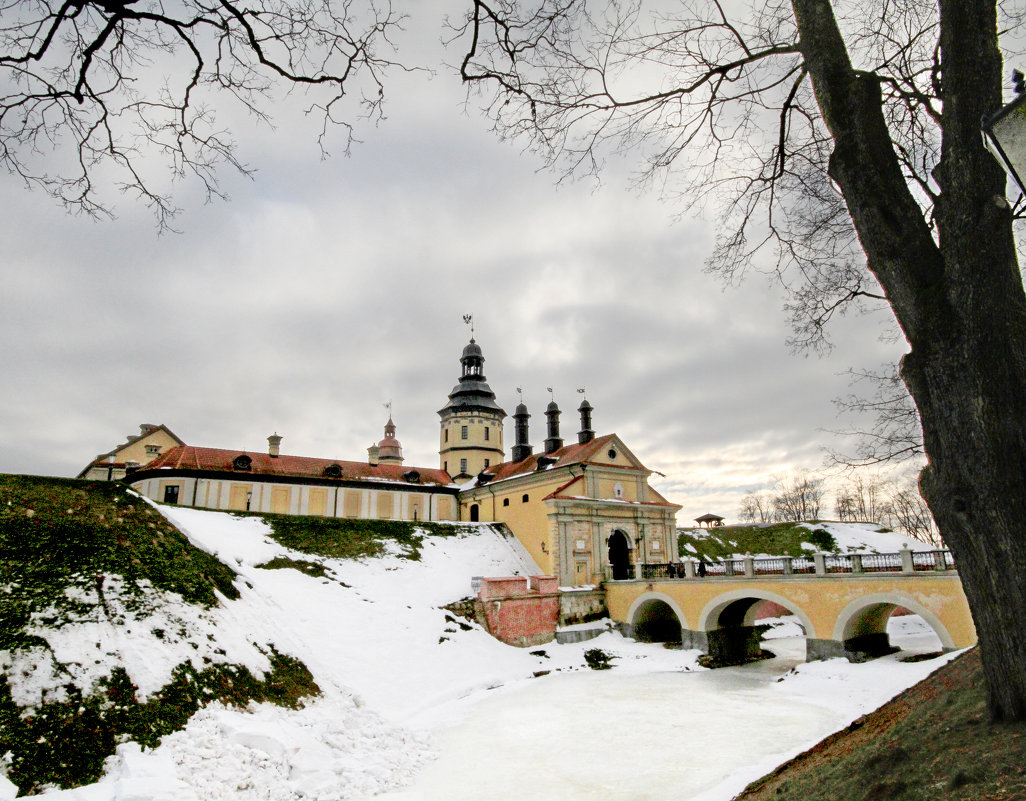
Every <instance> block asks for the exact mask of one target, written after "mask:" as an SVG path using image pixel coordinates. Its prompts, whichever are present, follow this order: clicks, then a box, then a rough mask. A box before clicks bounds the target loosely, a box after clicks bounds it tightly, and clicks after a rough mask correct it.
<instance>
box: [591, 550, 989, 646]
mask: <svg viewBox="0 0 1026 801" xmlns="http://www.w3.org/2000/svg"><path fill="white" fill-rule="evenodd" d="M695 565H696V563H695V562H686V563H685V564H684V565H639V566H637V568H638V570H637V572H638V573H640V574H641V577H640V578H634V579H629V580H626V581H607V582H606V583H605V591H606V605H607V607H608V609H609V614H610V617H611V618H612V619H613V620H614V621H616V622H617V623H618V624H620V627H621V629H622V630H623V632H624V633H625V634H627V635H628V636H634V637H637V638H638V639H647V640H653V641H676V640H677V639H678V632H679V633H680V634H679V638H680V639H681V641H682V642H683V645H684V647H685V648H699V649H701V650H703V651H706V652H708V653H709V654H710V655H711V656H713V657H718V658H720V659H723V660H724V661H727V662H740V661H743V660H744V659H745V658H747V657H750V656H754V655H756V654H758V651H759V648H760V645H759V635H758V633H757V631H756V629H755V620H756V617H757V616H758V614H759V610H760V607H762V606H764V602H765V601H771V602H773V603H775V604H779V605H780V606H782V607H784V608H785V609H787V610H788V611H789V612H790V613H791V614H793V615H794V616H795V617H796V618H797V619H798V621H799V622H800V623H801V625H802V627H803V628H804V629H805V636H806V658H807V659H808V660H809V661H812V660H816V659H828V658H831V657H836V656H846V657H848V658H849V659H851V660H853V661H861V660H864V659H867V658H871V657H873V656H879V655H881V654H885V653H888V652H890V651H891V650H893V649H891V648H890V643H889V641H888V638H887V621H888V618H889V617H890V615H891V613H892V612H893V611H894V610H895V609H896V608H898V607H904V608H906V609H908V610H910V611H911V612H914V613H915V614H918V615H920V616H921V617H922V618H923V620H925V621H926V622H927V623H928V624H929V625H930V626H931V627H932V628H933V630H934V631H935V632H936V634H937V636H938V637H939V638H940V641H941V645H942V646H943V648H944V650H945V651H950V650H954V649H958V648H965V647H968V646H971V645H973V644H975V642H976V628H975V626H974V625H973V619H972V615H971V614H970V611H969V604H968V603H967V601H966V598H965V593H964V592H963V591H962V584H961V582H960V581H959V578H958V573H957V572H956V571H955V570H954V564H953V562H952V560H951V556H950V553H949V552H947V551H927V552H915V553H913V552H911V551H908V550H904V551H903V552H902V553H900V554H863V555H843V556H831V555H820V554H817V555H815V556H814V557H809V558H801V559H789V558H784V559H751V558H746V559H738V560H733V561H729V562H726V563H723V562H719V563H713V564H712V565H711V566H710V568H709V572H708V575H705V576H701V577H700V576H698V575H697V572H698V571H696V569H695ZM682 568H683V569H682ZM678 573H683V575H678Z"/></svg>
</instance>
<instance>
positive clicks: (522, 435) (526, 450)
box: [510, 403, 534, 462]
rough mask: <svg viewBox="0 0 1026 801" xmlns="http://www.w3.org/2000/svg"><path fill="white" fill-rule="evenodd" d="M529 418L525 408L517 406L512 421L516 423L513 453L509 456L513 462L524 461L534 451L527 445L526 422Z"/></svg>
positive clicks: (522, 405) (521, 405)
mask: <svg viewBox="0 0 1026 801" xmlns="http://www.w3.org/2000/svg"><path fill="white" fill-rule="evenodd" d="M530 416H531V415H529V414H528V413H527V407H526V406H525V405H524V404H522V403H521V404H520V405H519V406H517V410H516V412H515V413H514V414H513V420H514V421H516V444H515V445H514V446H513V453H512V454H510V457H511V458H512V459H513V461H514V462H522V461H524V459H526V458H527V457H528V456H530V455H531V452H532V451H533V450H534V448H532V447H531V446H530V445H528V444H527V420H528V418H529V417H530Z"/></svg>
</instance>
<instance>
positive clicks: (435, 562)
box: [0, 506, 581, 801]
mask: <svg viewBox="0 0 1026 801" xmlns="http://www.w3.org/2000/svg"><path fill="white" fill-rule="evenodd" d="M159 508H160V511H161V512H162V513H163V514H164V515H165V516H167V517H168V519H169V520H171V522H173V523H174V524H175V525H176V526H177V527H178V528H180V529H181V530H182V531H184V532H185V533H186V534H187V536H188V537H189V539H190V541H191V542H192V543H193V544H194V545H196V546H198V547H199V548H201V549H203V550H205V551H207V552H208V553H211V554H213V555H215V556H217V557H218V558H219V559H220V560H222V561H223V562H225V563H226V564H228V565H229V566H231V567H232V568H233V569H234V570H235V571H236V572H237V573H238V574H239V577H240V579H239V581H237V582H236V585H237V587H238V588H239V590H240V592H241V597H240V598H239V599H238V600H228V599H225V598H223V597H221V598H220V605H219V606H218V607H216V608H213V609H210V610H204V609H202V608H201V607H197V606H194V605H191V604H187V603H185V602H183V601H182V599H181V597H180V596H177V595H176V594H174V593H167V592H161V591H158V590H156V589H153V590H152V592H147V594H146V601H145V603H143V604H139V603H138V601H137V599H136V598H135V597H133V596H131V595H129V594H125V595H122V593H121V592H120V591H119V590H120V584H119V581H118V579H117V577H108V579H107V582H106V585H105V588H104V590H105V591H104V596H105V602H106V604H107V606H108V608H109V610H110V614H109V615H105V616H98V617H96V616H94V617H93V618H92V619H83V620H81V621H79V622H74V623H70V624H69V623H64V624H63V625H61V626H60V627H58V628H48V627H47V626H46V624H45V619H46V615H40V616H37V617H38V620H37V623H36V625H35V627H34V628H33V630H32V632H31V633H32V634H33V635H35V636H39V637H42V638H43V639H45V640H46V641H47V648H49V649H52V651H53V653H54V656H55V657H56V660H50V659H49V658H44V655H43V654H42V651H43V650H45V649H44V648H42V647H41V648H40V649H37V651H38V652H37V651H23V652H22V653H21V655H20V658H21V662H20V663H19V664H10V663H3V662H2V660H3V659H4V658H5V655H7V654H8V653H9V652H4V651H0V667H3V668H4V669H5V672H6V673H7V674H8V675H10V676H12V677H13V678H15V679H16V680H15V681H13V682H12V688H13V690H14V692H13V695H14V696H15V700H16V702H18V703H19V705H22V706H25V705H33V704H38V703H39V702H40V701H42V700H44V699H45V700H47V701H53V700H59V699H60V700H63V699H64V698H66V693H65V692H64V690H63V687H64V686H65V685H67V683H68V681H69V674H68V673H67V671H66V670H65V669H64V668H59V667H58V668H56V669H54V668H52V667H50V666H51V665H53V664H54V663H55V661H56V663H57V664H58V665H60V664H64V665H66V666H68V667H69V668H70V670H71V671H72V673H73V675H71V676H70V678H71V679H72V680H73V683H74V684H75V685H76V686H78V687H79V689H81V690H82V691H84V692H88V691H89V690H90V688H95V686H96V682H97V681H98V680H99V679H101V678H103V677H106V676H109V675H110V674H111V672H112V670H113V668H114V667H115V666H120V667H123V668H124V669H125V670H126V671H127V673H128V675H129V678H130V679H131V680H132V682H133V683H134V684H135V685H136V686H137V687H138V688H139V692H138V695H139V697H140V700H145V698H146V697H147V696H149V694H150V693H152V692H155V691H157V690H159V689H160V688H161V687H163V686H164V685H166V684H167V682H168V680H169V678H170V675H171V671H172V669H173V668H174V667H175V666H176V665H178V664H181V663H182V662H192V663H193V664H194V666H195V667H196V668H197V669H202V667H203V666H204V665H206V664H210V663H211V662H227V663H233V664H241V665H244V666H246V667H247V668H249V669H250V670H251V671H252V672H253V673H254V674H255V675H257V676H260V675H262V674H263V673H264V672H265V671H267V669H268V668H269V662H268V658H267V653H268V651H269V648H271V647H273V648H274V649H276V650H277V651H279V652H280V653H283V654H287V655H290V656H293V657H296V658H298V659H299V660H300V661H302V662H303V663H305V664H306V666H307V667H308V668H309V669H310V671H311V672H312V674H313V676H314V679H315V681H316V682H317V684H318V686H319V687H320V688H321V692H322V695H321V697H319V698H317V699H315V700H312V701H308V702H307V704H306V706H305V708H303V709H301V710H298V711H292V710H287V709H282V708H279V707H275V706H273V705H271V704H260V705H256V704H254V705H251V709H250V711H249V712H247V713H243V712H241V711H238V710H229V709H226V708H225V707H223V706H221V705H219V704H214V705H211V706H208V707H207V708H206V709H204V710H201V711H200V712H199V713H197V714H196V715H195V716H194V717H193V719H192V720H191V721H190V723H189V724H188V726H187V728H186V729H185V730H184V731H181V732H178V733H176V734H172V735H170V736H167V737H165V738H164V740H163V742H162V744H161V747H160V748H159V749H157V751H156V752H153V751H146V752H141V751H140V749H139V747H138V746H137V745H135V744H134V743H126V744H124V745H122V746H120V747H119V749H118V754H117V755H116V756H115V757H113V758H112V759H111V760H110V762H109V766H108V767H109V769H108V777H107V778H106V779H105V780H103V781H101V782H100V783H99V784H96V785H91V786H86V787H83V788H79V789H75V790H67V791H53V792H51V793H50V795H52V796H53V797H55V798H61V799H83V800H85V799H90V800H93V799H95V800H96V801H99V800H101V799H102V800H103V801H107V800H108V799H110V800H111V801H113V800H114V799H127V798H129V797H131V798H133V799H148V798H152V799H162V798H168V799H171V798H173V799H175V800H176V801H191V799H193V798H195V799H202V800H203V801H208V800H209V799H217V798H226V799H227V798H231V799H246V798H254V799H255V798H260V799H268V798H269V799H291V798H296V797H314V798H317V797H331V798H339V799H343V798H363V797H367V796H369V795H371V794H373V793H375V792H380V791H382V790H386V789H388V788H390V787H393V786H395V785H396V784H398V783H402V782H403V781H405V780H407V778H408V776H409V775H411V773H413V772H414V771H416V770H417V769H418V767H419V766H420V765H421V764H422V763H423V761H424V760H425V759H426V758H427V757H428V756H429V754H430V749H429V747H428V746H427V744H426V742H425V741H424V739H423V737H421V736H420V735H417V734H416V733H413V732H411V731H409V730H407V729H405V728H403V726H402V722H403V721H405V720H407V719H409V718H411V717H413V716H415V715H416V714H417V713H418V712H420V711H422V710H424V709H428V708H430V707H432V706H433V705H435V704H438V703H439V702H442V701H444V700H446V699H451V698H455V697H459V696H461V695H466V694H468V693H471V692H473V691H474V690H475V689H483V688H487V687H489V686H495V685H498V684H503V683H505V682H507V681H509V680H511V679H517V678H525V677H530V676H531V675H532V673H533V672H534V671H536V670H538V669H540V668H541V667H542V666H544V667H550V666H549V665H543V661H544V660H543V659H542V658H541V657H538V656H532V655H531V654H529V653H528V652H526V651H523V650H520V649H515V648H510V647H509V646H505V645H503V644H501V643H499V642H498V641H496V640H494V639H493V638H492V637H490V636H489V635H488V634H486V633H485V632H484V631H483V630H482V629H480V628H479V627H477V626H473V625H468V624H467V623H466V622H464V621H459V622H457V621H456V619H455V618H454V617H453V616H452V615H451V614H449V613H448V612H447V611H446V610H444V609H442V608H441V606H442V605H444V604H448V603H451V602H453V601H457V600H460V599H461V598H465V597H467V596H469V595H470V594H471V588H470V578H471V576H474V575H513V574H517V573H524V572H533V571H536V570H537V568H536V567H535V566H534V565H533V564H531V563H530V560H529V559H526V560H525V558H524V553H523V549H522V548H520V547H518V544H517V543H512V542H510V541H509V540H508V539H507V538H506V537H505V536H503V535H502V534H501V533H500V532H499V531H497V530H495V529H492V528H490V527H488V526H480V527H477V528H476V531H475V532H474V533H470V534H461V535H459V536H456V537H425V539H424V541H423V544H422V546H421V555H420V560H419V561H413V560H410V559H406V558H402V557H401V556H399V555H390V556H385V557H383V558H377V559H368V560H363V561H355V560H351V561H346V560H334V559H326V558H320V557H311V556H310V555H309V554H300V553H297V552H291V551H289V550H288V549H287V548H285V547H283V546H281V545H279V544H278V543H277V542H275V541H274V540H273V539H271V538H270V537H269V536H268V529H267V526H266V524H265V523H264V522H263V521H262V520H261V519H259V518H256V517H234V516H232V515H229V514H225V513H218V512H204V511H198V510H194V509H184V508H177V507H167V506H161V507H159ZM471 530H473V529H471ZM278 556H286V557H291V558H294V559H297V560H302V561H305V562H307V563H309V562H311V561H313V562H319V563H321V564H322V565H323V566H324V568H325V569H326V574H325V576H323V577H311V576H309V575H307V574H305V573H303V572H300V571H299V570H295V569H287V568H286V569H266V568H260V567H257V565H259V564H262V563H265V562H268V561H269V560H271V559H273V558H275V557H278ZM80 592H81V591H80ZM81 600H83V601H84V602H87V604H88V605H91V606H93V607H95V606H96V604H97V599H96V598H95V597H83V598H82V599H81ZM109 619H115V620H118V621H119V623H118V624H117V625H115V624H113V623H111V622H109ZM575 656H576V664H578V665H580V663H581V662H580V653H579V652H577V653H576V654H575ZM0 785H2V782H0ZM325 793H327V794H328V795H327V796H325ZM4 797H5V790H4V789H3V787H2V786H0V799H3V798H4ZM12 797H13V796H12Z"/></svg>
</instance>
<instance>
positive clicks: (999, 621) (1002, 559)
mask: <svg viewBox="0 0 1026 801" xmlns="http://www.w3.org/2000/svg"><path fill="white" fill-rule="evenodd" d="M793 6H794V9H795V17H796V19H797V21H798V26H799V30H800V32H801V42H802V54H803V56H804V57H805V61H806V65H807V66H808V68H809V74H810V76H811V78H812V82H813V87H814V89H815V91H816V97H817V100H818V102H819V105H820V108H821V109H822V111H823V116H824V120H825V122H826V124H827V127H828V128H829V129H830V133H831V135H832V136H833V138H834V142H835V149H834V152H833V154H832V156H831V160H830V175H831V177H832V178H833V179H834V180H835V181H836V182H837V184H838V186H839V187H840V189H841V192H842V194H843V195H844V198H845V201H846V203H847V205H848V210H849V212H850V213H851V216H852V220H853V222H854V224H855V228H856V230H857V231H858V234H859V238H860V241H861V243H862V246H863V249H864V250H865V252H866V256H867V259H868V264H869V267H870V269H871V270H872V271H873V272H874V274H875V275H876V276H877V278H878V279H879V281H880V284H881V286H882V287H883V288H884V291H885V292H886V294H887V298H888V300H889V301H890V303H891V306H892V308H893V310H894V313H895V316H896V317H897V320H898V322H899V324H900V325H901V327H902V329H903V331H904V333H905V336H906V337H907V339H908V341H909V344H910V345H911V352H910V353H909V354H908V355H907V356H906V357H905V359H904V361H903V363H902V377H903V378H904V379H905V382H906V384H907V385H908V388H909V391H910V392H911V394H912V397H913V398H914V400H915V402H916V405H917V406H918V408H919V412H920V416H921V418H922V422H923V435H924V446H925V450H926V454H927V456H928V458H929V465H928V467H927V468H926V469H925V470H924V471H923V474H922V476H921V479H920V484H921V487H922V490H923V494H924V497H925V498H926V501H927V503H928V504H929V506H930V509H931V511H932V512H933V514H934V517H935V519H936V520H937V524H938V526H939V528H940V531H941V534H942V536H943V537H944V539H945V541H946V542H947V543H948V545H949V546H950V547H951V549H952V551H953V552H954V555H955V559H956V561H957V565H958V570H959V574H960V576H961V579H962V585H963V587H964V588H965V592H966V596H967V598H968V600H969V604H970V607H971V609H972V611H973V616H974V619H975V621H976V628H977V633H978V636H979V642H980V651H981V656H982V658H983V665H984V671H985V675H986V676H987V681H988V684H989V690H990V706H991V713H992V715H993V717H994V718H995V719H998V720H1018V719H1024V718H1026V637H1023V636H1022V630H1023V624H1022V614H1023V612H1024V611H1026V536H1024V533H1026V532H1024V529H1026V488H1024V486H1023V481H1024V480H1026V295H1024V293H1023V286H1022V279H1021V276H1020V274H1019V270H1018V266H1017V264H1016V258H1015V244H1014V240H1013V238H1012V229H1011V222H1012V221H1011V213H1010V210H1009V208H1008V204H1007V203H1006V202H1005V200H1004V184H1005V176H1004V173H1003V172H1002V171H1001V168H1000V167H999V166H998V165H997V163H996V162H995V161H994V160H993V158H992V157H991V156H990V155H989V154H988V153H987V152H986V151H985V150H984V148H983V146H982V143H981V136H980V131H979V124H980V120H981V119H982V117H983V116H984V115H985V114H988V113H992V112H994V111H995V110H997V108H999V107H1000V104H1001V91H1000V87H1001V58H1000V53H999V51H998V47H997V19H996V12H995V3H994V0H941V2H940V9H941V31H942V33H941V53H942V80H943V86H942V98H943V101H944V106H943V115H944V117H943V123H942V150H941V152H942V156H941V161H940V164H939V165H938V169H937V170H936V171H935V176H936V180H937V182H938V184H939V186H940V189H941V193H940V195H939V197H938V198H937V200H936V203H935V220H936V236H937V238H936V240H935V239H934V233H933V232H932V231H931V230H930V228H929V226H928V225H927V224H926V222H925V221H924V219H923V215H922V212H921V210H920V208H919V206H918V204H917V203H916V202H915V199H914V198H913V197H912V195H911V193H910V192H909V189H908V187H907V185H906V183H905V179H904V176H903V175H902V174H901V169H900V167H899V165H898V161H897V159H896V157H895V154H894V150H893V144H892V142H891V139H890V135H889V132H888V130H887V125H886V122H885V119H884V116H883V112H882V99H881V93H880V86H879V84H878V82H877V80H876V78H875V77H874V76H872V75H869V74H866V73H859V72H856V71H855V70H854V69H853V68H852V66H851V64H850V61H849V59H848V56H847V53H846V50H845V46H844V42H843V39H842V38H841V35H840V31H839V29H838V28H837V25H836V21H835V19H834V16H833V11H832V8H831V6H830V2H829V0H793Z"/></svg>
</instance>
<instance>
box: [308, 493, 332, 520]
mask: <svg viewBox="0 0 1026 801" xmlns="http://www.w3.org/2000/svg"><path fill="white" fill-rule="evenodd" d="M306 513H307V514H308V515H319V516H321V517H323V516H325V515H327V514H328V491H327V490H326V489H320V488H318V487H311V488H310V497H309V499H308V500H307V506H306Z"/></svg>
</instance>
